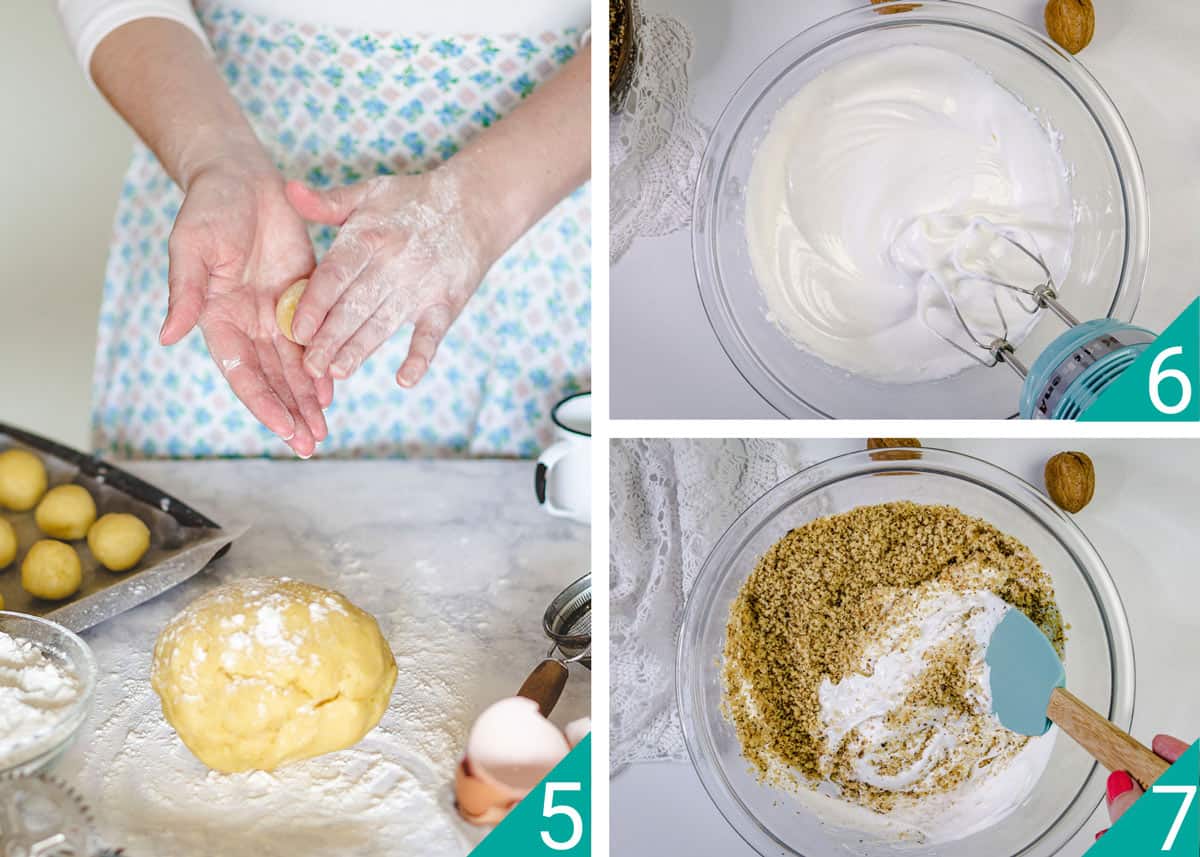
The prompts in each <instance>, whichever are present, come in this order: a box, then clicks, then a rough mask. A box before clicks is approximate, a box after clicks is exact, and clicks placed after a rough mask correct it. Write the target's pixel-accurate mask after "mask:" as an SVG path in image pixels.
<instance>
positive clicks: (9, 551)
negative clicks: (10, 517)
mask: <svg viewBox="0 0 1200 857" xmlns="http://www.w3.org/2000/svg"><path fill="white" fill-rule="evenodd" d="M16 558H17V531H16V530H14V529H13V525H12V524H10V523H9V522H8V521H6V520H4V519H3V518H0V568H7V567H8V566H9V565H10V564H11V563H12V561H13V560H14V559H16Z"/></svg>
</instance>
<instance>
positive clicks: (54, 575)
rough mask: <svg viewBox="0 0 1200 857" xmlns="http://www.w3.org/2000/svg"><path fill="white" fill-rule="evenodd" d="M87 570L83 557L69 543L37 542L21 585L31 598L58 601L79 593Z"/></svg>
mask: <svg viewBox="0 0 1200 857" xmlns="http://www.w3.org/2000/svg"><path fill="white" fill-rule="evenodd" d="M81 583H83V566H81V565H80V564H79V554H77V553H75V548H73V547H71V546H70V545H69V544H66V543H65V542H56V541H54V540H53V539H42V540H41V541H40V542H34V543H33V547H31V548H30V549H29V553H27V554H25V561H24V562H22V563H21V585H22V586H23V587H25V591H26V592H28V593H29V594H30V595H34V596H37V597H38V598H46V599H49V600H51V601H58V600H60V599H62V598H69V597H70V596H72V595H74V594H75V593H76V592H78V591H79V584H81Z"/></svg>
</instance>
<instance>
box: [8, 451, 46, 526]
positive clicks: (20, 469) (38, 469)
mask: <svg viewBox="0 0 1200 857" xmlns="http://www.w3.org/2000/svg"><path fill="white" fill-rule="evenodd" d="M45 493H46V465H44V464H42V460H41V459H40V458H38V457H37V456H36V455H34V454H33V453H32V452H27V451H26V450H24V449H10V450H8V451H6V452H0V506H5V507H7V508H9V509H12V510H13V511H14V512H28V511H29V510H30V509H32V508H33V507H34V506H36V505H37V502H38V500H40V499H42V495H43V494H45Z"/></svg>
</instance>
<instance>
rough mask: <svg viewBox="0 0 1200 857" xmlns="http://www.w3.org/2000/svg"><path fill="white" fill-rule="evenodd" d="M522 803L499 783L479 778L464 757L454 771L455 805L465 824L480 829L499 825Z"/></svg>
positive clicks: (519, 797) (517, 796)
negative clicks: (479, 827) (477, 826)
mask: <svg viewBox="0 0 1200 857" xmlns="http://www.w3.org/2000/svg"><path fill="white" fill-rule="evenodd" d="M520 801H521V796H520V795H516V794H514V793H513V792H512V790H511V789H507V788H505V787H504V786H502V785H500V784H499V783H495V782H491V781H489V780H488V779H486V778H484V777H480V776H477V775H476V774H475V773H474V772H473V771H472V770H471V768H470V766H469V765H468V764H467V760H466V759H465V758H464V759H463V760H462V761H461V762H459V763H458V767H457V768H456V769H455V771H454V802H455V806H456V807H457V808H458V814H459V815H461V816H462V817H463V820H464V821H467V822H469V823H471V824H477V825H480V826H491V825H496V824H499V823H500V822H501V821H503V820H504V817H505V816H506V815H508V813H509V812H510V811H511V810H512V808H513V807H514V806H516V805H517V804H518V803H520Z"/></svg>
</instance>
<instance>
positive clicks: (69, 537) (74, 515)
mask: <svg viewBox="0 0 1200 857" xmlns="http://www.w3.org/2000/svg"><path fill="white" fill-rule="evenodd" d="M33 517H34V520H36V521H37V525H38V528H39V529H41V531H42V532H43V533H45V534H46V535H48V536H50V537H51V538H54V539H62V540H63V541H74V540H75V539H82V538H83V537H84V536H86V535H87V532H88V529H89V528H90V527H91V526H92V524H94V523H96V501H95V500H93V499H92V495H91V494H89V493H88V490H87V489H86V488H84V487H83V486H82V485H59V486H58V487H57V488H51V489H50V490H49V491H47V492H46V496H45V497H43V498H42V502H40V503H38V506H37V510H36V511H35V512H34V513H33Z"/></svg>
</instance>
